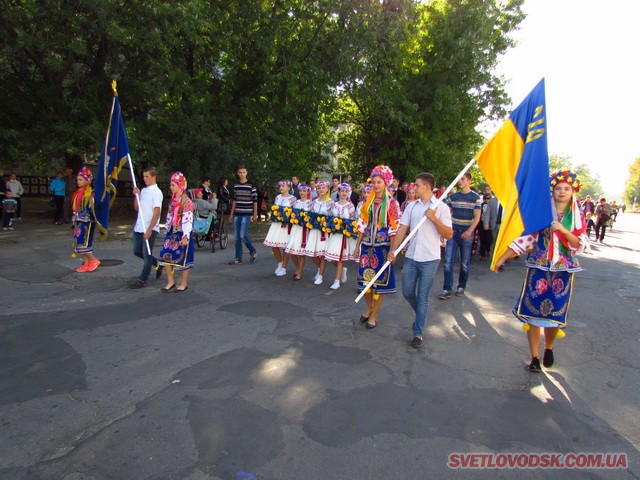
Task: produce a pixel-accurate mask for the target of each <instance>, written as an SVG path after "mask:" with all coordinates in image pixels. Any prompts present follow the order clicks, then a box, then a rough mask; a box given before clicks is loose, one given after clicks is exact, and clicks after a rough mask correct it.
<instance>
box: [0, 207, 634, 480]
mask: <svg viewBox="0 0 640 480" xmlns="http://www.w3.org/2000/svg"><path fill="white" fill-rule="evenodd" d="M129 231H130V226H129V224H127V223H121V224H120V225H119V226H115V228H114V235H113V239H112V240H110V241H106V242H97V243H96V245H95V253H96V255H97V256H98V258H101V259H102V260H106V262H104V263H105V265H104V266H101V267H100V268H98V270H96V271H95V272H92V273H84V274H78V273H75V272H74V271H73V268H74V267H76V266H78V264H79V260H77V259H72V258H71V257H70V255H69V254H70V251H71V236H70V232H69V230H68V228H66V227H63V226H55V225H52V224H51V223H49V222H48V221H45V220H43V219H36V218H31V219H29V218H25V219H24V220H23V221H22V222H20V223H18V224H17V227H16V230H15V231H14V232H0V233H1V235H0V292H1V293H0V304H1V313H2V314H1V315H0V432H1V433H0V478H1V479H35V480H37V479H65V480H72V479H165V478H166V479H193V480H196V479H218V478H220V479H250V478H260V479H365V478H367V479H390V478H398V479H413V478H491V479H493V478H507V479H516V478H540V479H542V478H549V477H553V478H559V479H564V478H566V479H569V478H570V479H593V478H612V479H627V478H628V479H638V478H640V452H639V448H640V428H639V427H640V414H639V411H640V410H639V409H638V392H640V374H639V370H638V369H639V366H640V356H639V355H638V351H639V347H640V344H639V342H640V326H639V322H638V320H639V318H640V313H639V312H640V288H639V285H638V279H639V278H640V275H639V274H640V255H639V253H640V215H633V214H629V213H627V214H625V215H621V216H620V217H619V221H618V222H617V223H616V226H615V228H614V230H613V232H611V233H610V234H609V235H608V237H607V239H606V244H605V245H595V246H594V247H593V249H592V253H591V254H589V255H585V256H584V257H583V266H584V267H585V270H584V271H583V272H581V273H579V274H578V275H577V277H576V282H575V289H574V292H575V293H574V298H573V301H572V306H571V314H570V323H569V328H568V329H567V336H566V338H564V339H561V340H558V342H557V344H556V347H555V354H556V365H555V366H554V367H553V368H552V369H550V370H547V371H545V373H543V374H531V373H529V372H528V371H527V370H526V365H527V363H528V347H527V342H526V338H525V334H524V332H523V331H522V330H521V328H520V324H519V323H518V322H517V321H516V320H515V318H513V317H512V315H511V314H510V311H511V307H512V306H513V302H514V299H515V297H516V296H517V294H518V293H519V290H520V286H521V282H522V279H523V277H524V271H525V269H524V267H523V266H522V265H521V264H520V263H519V262H511V263H509V264H508V265H507V267H506V269H505V271H504V272H502V273H500V274H496V273H492V272H490V271H489V270H488V265H487V264H486V263H481V262H479V261H478V259H477V258H474V260H473V263H472V271H471V276H470V281H469V285H468V288H467V293H466V295H465V296H464V297H462V298H456V297H454V298H452V299H451V300H448V301H444V302H443V301H440V300H438V299H437V293H438V291H439V290H440V288H441V286H442V266H441V267H440V270H439V272H438V276H437V282H436V284H435V285H434V289H433V292H432V297H431V298H432V302H431V312H430V318H429V328H428V332H427V335H426V336H425V340H426V347H425V348H424V349H422V350H419V351H415V350H413V349H411V348H409V346H408V342H409V341H410V340H411V323H412V321H413V319H412V311H411V309H410V308H409V306H408V304H407V303H406V302H405V301H404V299H403V298H402V296H401V294H396V295H395V296H392V297H391V298H389V299H387V300H386V302H385V304H384V306H383V309H382V314H381V316H380V317H379V325H378V327H377V328H376V329H374V330H365V329H364V327H363V325H362V324H361V323H360V322H359V321H358V317H359V316H360V314H361V313H362V310H363V307H362V306H361V305H358V304H355V303H354V298H355V296H356V293H355V279H354V275H353V271H354V270H355V268H350V269H349V270H350V274H349V282H348V283H347V285H345V286H344V287H342V288H340V289H339V290H337V291H332V290H330V289H329V285H330V284H331V280H330V278H331V277H332V276H333V272H334V270H333V268H332V267H331V266H329V267H328V268H327V275H326V280H325V282H324V284H323V285H322V286H315V285H313V284H312V276H313V273H314V270H313V269H312V268H311V262H309V266H308V267H307V270H306V272H305V278H304V279H303V281H300V282H294V281H293V280H292V278H291V274H292V273H293V271H292V270H291V268H290V273H289V275H287V277H280V278H279V277H275V276H274V275H273V271H274V268H275V266H276V265H275V261H274V260H273V258H272V256H271V253H270V249H268V248H266V247H264V246H263V245H259V248H258V251H259V255H258V260H257V262H256V263H255V264H249V263H248V262H246V263H245V264H243V265H240V266H230V265H228V264H227V263H228V261H229V260H231V259H232V258H233V245H232V244H231V245H229V247H228V248H227V249H226V250H219V249H217V250H216V252H215V253H211V251H210V249H209V248H204V249H201V250H199V251H198V252H197V253H196V266H195V268H194V270H193V271H192V274H191V277H190V282H189V290H187V291H186V292H182V293H168V294H165V293H161V292H160V291H159V287H161V286H162V285H163V283H162V282H161V281H151V282H150V286H149V287H147V288H145V289H141V290H130V289H128V288H126V286H127V284H128V283H130V282H131V281H132V280H133V279H134V278H135V277H136V276H137V274H138V272H139V270H140V268H141V265H142V263H141V261H140V260H139V259H137V258H135V257H133V255H132V254H131V245H130V241H129V240H128V238H127V237H128V234H129ZM263 233H264V228H261V229H258V230H254V231H253V235H255V236H256V237H259V236H260V235H263ZM354 267H355V264H354ZM506 452H509V453H522V454H540V453H551V454H554V455H555V454H559V455H562V456H563V457H562V458H563V459H565V458H566V457H564V455H567V454H580V453H585V452H589V453H608V454H624V455H626V457H620V458H624V460H625V462H626V465H627V466H626V468H616V469H609V470H607V469H593V468H585V469H554V470H548V469H541V468H534V469H527V470H522V469H495V468H488V469H450V468H449V466H448V462H449V460H450V458H458V457H450V455H452V454H455V453H465V454H467V453H490V454H498V453H506Z"/></svg>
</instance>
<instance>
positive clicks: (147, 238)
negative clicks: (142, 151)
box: [130, 167, 163, 288]
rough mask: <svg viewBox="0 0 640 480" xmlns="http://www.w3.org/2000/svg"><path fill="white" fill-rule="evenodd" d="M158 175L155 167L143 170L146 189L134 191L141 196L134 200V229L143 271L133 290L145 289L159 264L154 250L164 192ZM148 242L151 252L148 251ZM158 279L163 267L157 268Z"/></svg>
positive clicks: (133, 285)
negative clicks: (155, 266) (152, 270)
mask: <svg viewBox="0 0 640 480" xmlns="http://www.w3.org/2000/svg"><path fill="white" fill-rule="evenodd" d="M157 176H158V174H157V173H156V169H155V168H153V167H147V168H145V169H143V170H142V180H143V181H144V184H145V187H144V188H143V189H142V190H140V189H139V188H134V189H133V194H134V195H139V197H140V203H139V204H138V199H137V198H134V200H133V208H134V210H135V211H136V212H138V217H137V219H136V223H135V225H134V227H133V240H132V241H133V254H134V255H135V256H136V257H138V258H141V259H142V261H143V264H142V271H141V272H140V275H139V276H138V279H137V280H136V281H135V282H134V283H133V284H131V285H130V287H131V288H144V287H146V286H147V280H148V279H149V275H150V274H151V268H152V267H153V266H154V265H157V264H158V261H157V260H156V259H155V258H154V256H153V248H154V244H155V241H156V237H157V236H158V234H159V233H160V211H161V210H162V199H163V195H162V190H160V188H159V187H158V185H157V183H156V181H157ZM147 242H148V245H149V250H151V251H148V250H147ZM157 268H158V270H157V271H156V278H160V276H161V275H162V267H159V266H158V267H157Z"/></svg>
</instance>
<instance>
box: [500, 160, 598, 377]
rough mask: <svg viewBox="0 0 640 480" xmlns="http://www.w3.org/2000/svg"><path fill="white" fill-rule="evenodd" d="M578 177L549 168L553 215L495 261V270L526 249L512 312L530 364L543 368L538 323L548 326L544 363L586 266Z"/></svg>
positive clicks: (550, 359)
mask: <svg viewBox="0 0 640 480" xmlns="http://www.w3.org/2000/svg"><path fill="white" fill-rule="evenodd" d="M579 190H580V180H578V178H577V177H576V175H575V174H574V173H572V172H571V171H569V170H566V169H564V170H558V171H556V172H554V173H553V174H551V195H552V200H553V201H552V203H551V205H552V207H553V215H554V218H555V219H554V220H553V221H552V222H551V225H550V226H549V227H547V228H545V229H544V230H540V231H539V232H537V233H534V234H533V235H527V236H523V237H519V238H517V239H516V240H515V241H514V242H513V243H512V244H511V245H510V246H509V249H508V250H507V252H506V253H505V254H504V255H502V256H501V257H500V258H499V259H498V260H497V261H496V265H495V266H496V270H497V269H499V268H500V267H501V266H502V265H503V264H504V262H505V261H506V260H507V259H508V258H510V257H513V256H517V255H521V254H523V253H527V252H528V255H527V259H526V260H525V263H526V265H527V267H528V268H527V273H526V277H525V281H524V284H523V286H522V293H521V294H520V297H519V298H518V300H517V301H516V304H515V306H514V308H513V314H514V315H515V316H516V318H517V319H518V320H520V321H521V322H523V326H522V328H523V330H525V331H526V332H527V339H528V340H529V350H530V351H531V364H530V365H529V370H531V371H532V372H540V371H541V370H542V368H541V367H540V358H539V352H540V328H544V356H543V359H542V364H543V365H544V367H545V368H549V367H551V366H552V365H553V362H554V358H553V343H554V341H555V339H556V337H563V336H564V332H562V331H561V330H559V329H562V328H564V327H565V326H566V323H567V311H568V309H569V303H570V301H571V291H572V289H573V273H574V272H578V271H580V270H582V267H581V266H580V263H579V261H578V259H577V258H576V254H578V253H582V252H584V251H585V250H586V249H587V248H588V246H589V237H588V236H587V234H586V223H585V219H584V217H583V215H582V213H580V206H579V205H578V201H577V199H576V196H575V194H576V193H578V191H579Z"/></svg>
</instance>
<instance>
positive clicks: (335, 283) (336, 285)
mask: <svg viewBox="0 0 640 480" xmlns="http://www.w3.org/2000/svg"><path fill="white" fill-rule="evenodd" d="M329 288H330V289H331V290H337V289H339V288H340V280H337V279H336V280H334V281H333V284H332V285H331V286H330V287H329Z"/></svg>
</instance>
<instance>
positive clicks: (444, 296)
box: [438, 289, 451, 300]
mask: <svg viewBox="0 0 640 480" xmlns="http://www.w3.org/2000/svg"><path fill="white" fill-rule="evenodd" d="M438 298H439V299H440V300H447V299H448V298H451V290H447V289H444V290H442V292H440V295H439V296H438Z"/></svg>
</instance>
